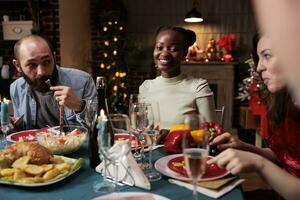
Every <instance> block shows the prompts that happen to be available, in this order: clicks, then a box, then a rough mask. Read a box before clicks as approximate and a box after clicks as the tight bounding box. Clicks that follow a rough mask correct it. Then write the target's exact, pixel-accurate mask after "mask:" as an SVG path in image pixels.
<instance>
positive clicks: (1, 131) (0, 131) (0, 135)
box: [0, 124, 9, 149]
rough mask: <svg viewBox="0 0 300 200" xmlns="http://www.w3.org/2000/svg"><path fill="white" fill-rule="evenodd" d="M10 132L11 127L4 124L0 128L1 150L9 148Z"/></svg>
mask: <svg viewBox="0 0 300 200" xmlns="http://www.w3.org/2000/svg"><path fill="white" fill-rule="evenodd" d="M8 131H9V125H8V124H2V125H1V127H0V149H1V148H3V149H4V148H6V147H7V139H6V137H7V133H8Z"/></svg>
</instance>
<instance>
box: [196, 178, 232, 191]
mask: <svg viewBox="0 0 300 200" xmlns="http://www.w3.org/2000/svg"><path fill="white" fill-rule="evenodd" d="M235 178H236V177H227V178H221V179H217V180H213V181H200V182H198V186H200V187H204V188H208V189H213V190H219V189H220V188H221V187H222V186H224V185H226V184H227V183H229V182H231V181H233V180H234V179H235Z"/></svg>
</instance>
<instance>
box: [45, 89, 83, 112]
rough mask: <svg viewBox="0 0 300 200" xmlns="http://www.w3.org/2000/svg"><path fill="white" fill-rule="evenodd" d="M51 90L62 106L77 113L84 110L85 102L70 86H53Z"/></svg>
mask: <svg viewBox="0 0 300 200" xmlns="http://www.w3.org/2000/svg"><path fill="white" fill-rule="evenodd" d="M50 90H52V91H53V92H54V97H55V98H56V100H57V101H58V103H59V105H60V106H66V107H68V108H70V109H72V110H74V111H75V112H80V111H81V110H82V105H83V100H82V99H81V98H80V97H79V96H78V95H77V94H76V93H75V92H74V90H72V88H70V87H68V86H53V87H50Z"/></svg>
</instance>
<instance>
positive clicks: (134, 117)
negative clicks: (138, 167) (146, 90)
mask: <svg viewBox="0 0 300 200" xmlns="http://www.w3.org/2000/svg"><path fill="white" fill-rule="evenodd" d="M143 102H144V99H143V98H142V97H141V96H140V95H139V94H130V97H129V112H128V113H129V118H130V124H131V130H132V134H133V135H134V136H135V138H136V139H137V141H136V142H135V143H134V153H133V157H134V158H135V160H136V161H138V162H139V161H141V162H142V163H143V159H144V157H145V155H144V144H143V141H144V140H143V136H142V134H141V133H142V130H143V127H140V124H139V121H140V118H141V116H140V115H141V114H142V113H141V107H140V104H141V103H143ZM139 146H140V151H138V149H139Z"/></svg>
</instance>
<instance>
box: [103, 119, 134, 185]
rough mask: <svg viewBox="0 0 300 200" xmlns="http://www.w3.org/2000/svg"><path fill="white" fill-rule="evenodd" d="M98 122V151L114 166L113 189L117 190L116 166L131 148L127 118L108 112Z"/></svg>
mask: <svg viewBox="0 0 300 200" xmlns="http://www.w3.org/2000/svg"><path fill="white" fill-rule="evenodd" d="M100 122H101V123H100V129H99V133H98V137H99V139H98V141H99V151H100V152H101V154H102V155H103V156H104V157H105V158H106V159H107V161H109V162H111V163H112V164H113V166H114V173H113V174H114V175H113V177H114V182H113V183H114V191H118V188H117V183H118V181H119V178H118V174H119V173H118V166H119V165H120V164H121V162H122V160H123V159H125V158H126V156H127V154H128V153H129V152H130V150H131V137H132V136H131V132H130V122H129V118H128V116H127V115H124V114H110V115H108V116H107V118H106V117H104V118H103V119H102V120H100ZM100 130H101V131H100Z"/></svg>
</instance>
